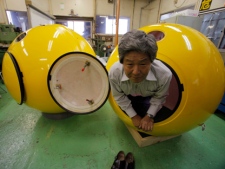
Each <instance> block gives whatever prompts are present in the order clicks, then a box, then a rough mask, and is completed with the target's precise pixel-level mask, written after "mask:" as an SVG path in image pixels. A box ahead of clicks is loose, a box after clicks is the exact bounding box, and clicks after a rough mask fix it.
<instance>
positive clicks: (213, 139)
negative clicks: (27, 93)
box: [0, 84, 225, 169]
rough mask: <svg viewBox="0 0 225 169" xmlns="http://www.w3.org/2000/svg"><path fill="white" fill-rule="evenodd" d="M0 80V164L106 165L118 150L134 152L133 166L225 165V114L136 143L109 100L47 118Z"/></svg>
mask: <svg viewBox="0 0 225 169" xmlns="http://www.w3.org/2000/svg"><path fill="white" fill-rule="evenodd" d="M3 89H5V90H6V88H5V86H4V85H3V84H0V95H1V96H2V98H1V99H0V144H1V146H0V169H110V167H111V165H112V163H113V160H114V157H115V155H116V154H117V152H118V151H120V150H124V151H125V153H128V152H132V153H133V154H134V157H135V161H136V169H225V120H224V119H225V118H222V117H224V115H223V114H222V115H220V116H218V115H212V116H211V117H210V118H209V119H208V120H207V121H206V122H205V125H206V129H205V131H202V130H201V128H200V127H197V128H195V129H193V130H191V131H189V132H187V133H183V134H182V135H181V136H179V137H176V138H173V139H170V140H167V141H164V142H161V143H157V144H154V145H151V146H147V147H142V148H140V147H139V146H138V145H137V143H136V142H135V140H134V139H133V137H132V136H131V134H130V133H129V132H128V130H127V128H126V127H125V125H124V124H123V122H122V121H121V120H120V119H119V118H118V117H117V115H116V114H115V113H114V112H113V110H112V108H111V106H110V104H109V103H108V102H106V104H105V105H104V106H103V107H102V108H100V109H99V110H98V111H96V112H94V113H91V114H88V115H75V116H72V117H70V118H67V119H63V120H51V119H47V118H45V117H43V116H42V113H41V112H40V111H39V110H35V109H33V108H30V107H28V106H26V105H25V104H23V105H18V104H17V103H16V102H15V101H14V100H13V99H12V98H11V96H10V95H9V93H5V92H4V90H3Z"/></svg>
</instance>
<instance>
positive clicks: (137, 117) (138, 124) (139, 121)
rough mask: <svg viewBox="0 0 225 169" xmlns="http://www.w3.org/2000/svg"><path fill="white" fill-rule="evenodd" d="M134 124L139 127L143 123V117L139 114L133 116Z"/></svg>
mask: <svg viewBox="0 0 225 169" xmlns="http://www.w3.org/2000/svg"><path fill="white" fill-rule="evenodd" d="M131 120H132V122H133V124H134V126H135V127H139V126H140V123H141V117H140V116H139V115H135V116H134V117H132V118H131Z"/></svg>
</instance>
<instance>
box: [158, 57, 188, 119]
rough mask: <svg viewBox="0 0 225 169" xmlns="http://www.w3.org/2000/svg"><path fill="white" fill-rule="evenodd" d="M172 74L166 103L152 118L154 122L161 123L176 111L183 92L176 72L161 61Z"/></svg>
mask: <svg viewBox="0 0 225 169" xmlns="http://www.w3.org/2000/svg"><path fill="white" fill-rule="evenodd" d="M161 62H162V63H163V64H164V65H165V66H167V67H168V68H169V69H170V71H171V72H172V74H173V75H172V79H171V82H170V87H169V95H168V96H167V98H166V102H165V103H164V104H163V107H162V108H161V109H160V110H159V111H158V113H157V114H156V116H155V118H154V122H155V123H157V122H161V121H163V120H166V119H167V118H169V117H170V116H172V115H173V113H174V112H175V111H176V110H177V108H178V107H179V105H180V102H181V99H182V92H183V91H184V87H183V84H181V83H180V80H179V77H178V76H177V74H176V72H175V71H174V70H173V69H172V67H170V66H169V65H168V64H166V63H165V62H163V61H161Z"/></svg>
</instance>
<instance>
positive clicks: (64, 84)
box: [48, 52, 110, 114]
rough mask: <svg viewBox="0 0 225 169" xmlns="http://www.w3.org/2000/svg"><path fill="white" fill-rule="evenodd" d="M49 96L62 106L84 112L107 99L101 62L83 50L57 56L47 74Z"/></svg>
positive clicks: (104, 73)
mask: <svg viewBox="0 0 225 169" xmlns="http://www.w3.org/2000/svg"><path fill="white" fill-rule="evenodd" d="M48 88H49V92H50V94H51V96H52V98H53V99H54V100H55V102H56V103H57V104H58V105H59V106H60V107H62V108H63V109H65V110H67V111H69V112H72V113H76V114H87V113H91V112H94V111H96V110H97V109H99V108H100V107H101V106H102V105H103V104H104V103H105V102H106V100H107V99H108V95H109V91H110V85H109V81H108V73H107V70H106V69H105V67H104V66H103V64H102V63H101V62H100V61H99V60H98V59H97V58H95V57H94V56H92V55H89V54H87V53H81V52H72V53H67V54H65V55H63V56H61V57H60V58H58V59H57V60H56V61H55V62H54V63H53V65H52V66H51V68H50V71H49V74H48Z"/></svg>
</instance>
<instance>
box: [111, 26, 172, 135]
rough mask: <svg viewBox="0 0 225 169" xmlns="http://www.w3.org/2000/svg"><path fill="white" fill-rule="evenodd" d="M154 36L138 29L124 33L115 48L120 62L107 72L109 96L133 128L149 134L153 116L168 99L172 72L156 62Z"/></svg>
mask: <svg viewBox="0 0 225 169" xmlns="http://www.w3.org/2000/svg"><path fill="white" fill-rule="evenodd" d="M157 50H158V47H157V43H156V40H155V38H154V36H153V35H151V34H146V33H145V32H143V31H140V30H133V31H130V32H127V33H126V34H125V35H124V36H123V37H122V38H121V40H120V43H119V45H118V51H119V61H118V62H116V63H114V64H113V65H112V67H111V68H110V70H109V81H110V85H111V89H112V94H113V97H114V99H115V101H116V102H117V104H118V105H119V106H120V108H121V109H122V110H123V111H124V112H125V113H126V114H127V115H128V116H129V117H130V118H131V120H132V122H133V124H134V126H136V127H138V128H139V129H142V130H144V131H151V130H152V129H153V126H154V117H155V115H156V114H157V112H158V111H159V110H160V109H161V107H162V104H163V103H164V102H165V100H166V97H167V96H168V89H169V85H170V81H171V78H172V73H171V71H170V70H169V69H168V68H167V67H166V66H165V65H164V64H163V63H162V62H161V61H159V60H156V59H155V58H156V53H157Z"/></svg>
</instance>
